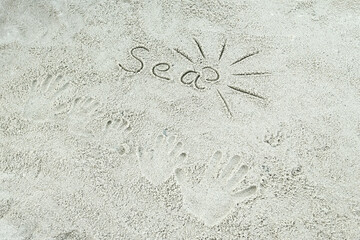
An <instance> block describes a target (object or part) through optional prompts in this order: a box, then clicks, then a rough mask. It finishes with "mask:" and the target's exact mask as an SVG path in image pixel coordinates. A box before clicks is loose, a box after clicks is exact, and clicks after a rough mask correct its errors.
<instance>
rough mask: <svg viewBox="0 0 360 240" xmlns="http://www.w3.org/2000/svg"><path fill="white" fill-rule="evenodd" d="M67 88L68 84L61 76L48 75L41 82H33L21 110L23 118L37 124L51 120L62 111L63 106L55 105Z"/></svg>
mask: <svg viewBox="0 0 360 240" xmlns="http://www.w3.org/2000/svg"><path fill="white" fill-rule="evenodd" d="M69 87H70V83H69V82H68V81H66V80H64V77H63V76H62V75H58V76H51V75H48V76H47V78H46V79H43V80H42V81H39V80H35V81H33V82H32V85H31V88H30V91H31V92H30V95H29V99H28V100H27V102H26V104H25V107H24V110H23V116H24V118H26V119H29V120H33V121H38V122H46V121H51V120H53V118H54V117H55V116H56V114H57V113H61V111H63V108H62V106H63V105H61V104H60V105H56V104H55V103H56V101H57V100H58V98H59V97H60V96H61V95H62V94H63V93H64V91H65V90H67V89H68V88H69Z"/></svg>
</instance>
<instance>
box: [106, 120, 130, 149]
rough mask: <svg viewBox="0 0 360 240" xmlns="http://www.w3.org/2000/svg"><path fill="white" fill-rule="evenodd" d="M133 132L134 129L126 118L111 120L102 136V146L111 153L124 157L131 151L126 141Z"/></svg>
mask: <svg viewBox="0 0 360 240" xmlns="http://www.w3.org/2000/svg"><path fill="white" fill-rule="evenodd" d="M131 131H132V127H131V126H130V123H129V121H128V120H126V119H124V118H121V119H116V120H109V121H107V123H106V125H105V127H104V130H103V131H102V134H101V136H100V141H101V144H102V145H103V146H105V147H106V148H107V149H109V150H110V151H112V152H118V153H120V154H121V155H123V154H125V153H127V152H128V151H129V146H128V144H126V140H127V138H128V136H129V134H130V133H131Z"/></svg>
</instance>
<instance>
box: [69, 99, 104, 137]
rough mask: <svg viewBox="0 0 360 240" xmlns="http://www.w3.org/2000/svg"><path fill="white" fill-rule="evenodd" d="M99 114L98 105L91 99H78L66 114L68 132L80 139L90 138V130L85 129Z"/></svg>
mask: <svg viewBox="0 0 360 240" xmlns="http://www.w3.org/2000/svg"><path fill="white" fill-rule="evenodd" d="M100 114H101V111H100V103H99V102H98V101H96V100H95V99H93V98H91V97H78V98H76V99H75V100H74V101H73V102H72V104H71V108H70V110H69V111H68V113H67V122H68V125H69V131H70V132H71V133H73V134H75V135H78V136H82V137H89V136H92V135H93V133H92V131H91V130H89V129H87V126H88V124H89V123H90V122H91V120H93V119H94V118H96V117H98V116H99V115H100Z"/></svg>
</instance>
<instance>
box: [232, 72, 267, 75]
mask: <svg viewBox="0 0 360 240" xmlns="http://www.w3.org/2000/svg"><path fill="white" fill-rule="evenodd" d="M268 74H271V73H270V72H245V73H233V74H232V75H233V76H254V75H268Z"/></svg>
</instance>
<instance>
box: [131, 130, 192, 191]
mask: <svg viewBox="0 0 360 240" xmlns="http://www.w3.org/2000/svg"><path fill="white" fill-rule="evenodd" d="M186 157H187V154H186V153H185V152H184V151H183V143H182V142H181V141H178V140H177V139H176V137H175V136H164V135H159V136H158V137H157V138H156V140H155V144H154V147H152V148H150V149H143V148H142V147H139V148H138V158H139V165H140V169H141V172H142V174H143V175H144V176H145V177H146V179H148V180H149V181H150V182H151V183H152V184H154V185H160V184H162V183H164V182H165V181H166V180H167V179H169V177H170V176H171V175H172V174H173V172H174V170H175V169H176V168H177V167H179V166H180V165H181V164H182V163H183V162H184V160H185V159H186Z"/></svg>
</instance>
